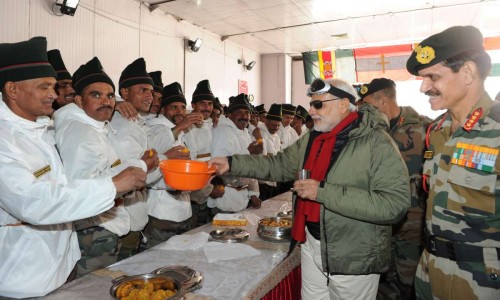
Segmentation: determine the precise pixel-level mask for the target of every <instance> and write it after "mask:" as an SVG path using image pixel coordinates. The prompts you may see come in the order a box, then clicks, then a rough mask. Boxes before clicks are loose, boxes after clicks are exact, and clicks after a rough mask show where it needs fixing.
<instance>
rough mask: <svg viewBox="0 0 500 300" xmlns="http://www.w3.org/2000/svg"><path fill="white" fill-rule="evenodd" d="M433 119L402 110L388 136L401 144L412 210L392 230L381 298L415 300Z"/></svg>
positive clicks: (411, 110) (408, 108) (380, 289)
mask: <svg viewBox="0 0 500 300" xmlns="http://www.w3.org/2000/svg"><path fill="white" fill-rule="evenodd" d="M430 122H431V119H429V118H427V117H425V116H421V115H419V114H418V113H417V112H416V111H415V110H414V109H413V108H411V107H409V106H408V107H401V114H400V116H399V121H398V122H397V124H396V126H393V127H392V128H391V129H390V130H389V134H390V135H391V137H392V138H393V139H394V141H395V142H396V144H397V145H398V148H399V151H400V153H401V156H402V157H403V159H404V161H405V163H406V167H407V168H408V173H409V175H410V188H411V207H410V209H408V213H407V214H406V216H405V218H404V219H403V220H401V222H399V223H398V224H396V225H395V226H394V227H393V236H392V243H391V254H392V264H391V268H390V269H389V271H388V272H387V273H386V274H384V277H383V279H382V280H381V282H380V285H379V290H378V298H379V299H413V298H414V295H415V292H414V291H413V281H414V278H415V271H416V269H417V265H418V260H419V258H420V254H421V253H422V248H423V247H422V235H423V223H424V210H425V198H426V197H427V194H426V193H425V192H424V190H423V188H422V165H423V155H424V150H425V133H426V129H427V126H428V125H429V123H430Z"/></svg>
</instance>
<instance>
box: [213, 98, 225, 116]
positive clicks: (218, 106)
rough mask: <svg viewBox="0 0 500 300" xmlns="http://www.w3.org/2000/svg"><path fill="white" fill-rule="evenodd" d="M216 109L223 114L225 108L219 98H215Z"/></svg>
mask: <svg viewBox="0 0 500 300" xmlns="http://www.w3.org/2000/svg"><path fill="white" fill-rule="evenodd" d="M214 109H218V110H220V112H221V113H222V111H223V110H224V108H223V107H222V104H221V103H220V101H219V98H217V97H215V101H214Z"/></svg>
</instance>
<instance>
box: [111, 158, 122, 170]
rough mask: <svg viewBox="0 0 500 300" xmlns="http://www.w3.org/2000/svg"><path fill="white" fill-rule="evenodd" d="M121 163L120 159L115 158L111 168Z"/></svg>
mask: <svg viewBox="0 0 500 300" xmlns="http://www.w3.org/2000/svg"><path fill="white" fill-rule="evenodd" d="M121 163H122V161H121V160H120V159H117V160H115V162H114V163H113V164H112V165H111V168H114V167H116V166H119V165H120V164H121Z"/></svg>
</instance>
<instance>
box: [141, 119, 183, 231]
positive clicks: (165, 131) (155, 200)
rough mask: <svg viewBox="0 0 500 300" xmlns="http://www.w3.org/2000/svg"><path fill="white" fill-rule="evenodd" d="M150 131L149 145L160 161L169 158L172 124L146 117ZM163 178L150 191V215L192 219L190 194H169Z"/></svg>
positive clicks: (180, 219) (172, 218) (148, 203)
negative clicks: (154, 150) (167, 155)
mask: <svg viewBox="0 0 500 300" xmlns="http://www.w3.org/2000/svg"><path fill="white" fill-rule="evenodd" d="M145 120H146V125H147V126H148V127H149V131H148V136H147V137H148V145H150V147H152V148H154V149H156V151H158V156H159V157H160V160H165V159H167V157H166V156H165V155H163V153H165V152H167V151H168V150H169V149H171V148H172V147H174V143H175V142H176V141H175V138H174V134H173V133H172V130H171V127H169V125H170V124H171V122H170V121H169V120H168V119H167V118H165V117H164V116H163V115H161V114H160V115H158V117H156V115H153V114H150V115H148V116H146V117H145ZM166 189H171V188H170V187H167V185H166V183H165V181H164V180H163V178H162V179H161V180H158V181H157V182H155V183H154V184H153V185H152V186H151V189H150V190H149V191H148V197H147V207H148V214H149V215H150V216H153V217H155V218H157V219H160V220H168V221H174V222H182V221H185V220H187V219H189V218H191V215H192V211H191V201H190V198H189V192H182V193H180V194H178V195H171V194H169V193H168V192H167V191H166Z"/></svg>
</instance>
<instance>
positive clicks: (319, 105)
mask: <svg viewBox="0 0 500 300" xmlns="http://www.w3.org/2000/svg"><path fill="white" fill-rule="evenodd" d="M340 99H342V98H332V99H326V100H314V101H311V102H309V107H314V109H316V110H318V109H321V108H322V107H323V102H328V101H334V100H340Z"/></svg>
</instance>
